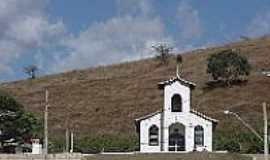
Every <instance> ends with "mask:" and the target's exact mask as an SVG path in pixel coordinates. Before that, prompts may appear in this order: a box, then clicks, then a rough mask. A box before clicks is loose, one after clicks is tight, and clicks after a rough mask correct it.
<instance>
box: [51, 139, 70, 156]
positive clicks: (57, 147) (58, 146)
mask: <svg viewBox="0 0 270 160" xmlns="http://www.w3.org/2000/svg"><path fill="white" fill-rule="evenodd" d="M65 144H66V142H65V139H64V138H60V137H58V138H52V139H49V144H48V152H49V153H61V152H64V151H65Z"/></svg>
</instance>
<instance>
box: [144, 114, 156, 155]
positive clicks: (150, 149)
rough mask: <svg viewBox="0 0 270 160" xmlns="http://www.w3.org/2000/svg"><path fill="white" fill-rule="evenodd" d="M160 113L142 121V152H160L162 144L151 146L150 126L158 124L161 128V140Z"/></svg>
mask: <svg viewBox="0 0 270 160" xmlns="http://www.w3.org/2000/svg"><path fill="white" fill-rule="evenodd" d="M160 115H161V114H160V113H159V114H157V115H155V116H153V117H150V118H148V119H145V120H142V121H141V123H140V151H141V152H160V145H158V146H149V144H148V143H149V139H148V138H149V137H148V136H149V128H150V127H151V126H152V125H156V126H157V127H158V128H159V133H158V136H159V138H158V141H159V142H160V134H161V133H160V131H161V129H160Z"/></svg>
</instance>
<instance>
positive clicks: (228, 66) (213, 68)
mask: <svg viewBox="0 0 270 160" xmlns="http://www.w3.org/2000/svg"><path fill="white" fill-rule="evenodd" d="M250 70H251V65H250V64H249V62H248V60H247V59H246V58H245V57H243V56H241V55H240V54H239V53H238V52H236V51H234V50H232V49H228V50H223V51H220V52H218V53H215V54H211V55H209V57H208V58H207V73H209V74H211V76H212V77H213V79H214V80H219V81H222V82H224V83H225V84H227V85H230V84H232V83H235V82H241V81H242V80H244V79H245V78H246V77H247V76H248V75H249V73H250Z"/></svg>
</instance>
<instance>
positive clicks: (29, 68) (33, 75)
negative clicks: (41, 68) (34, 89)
mask: <svg viewBox="0 0 270 160" xmlns="http://www.w3.org/2000/svg"><path fill="white" fill-rule="evenodd" d="M23 71H24V73H26V74H27V75H28V76H30V78H31V79H35V78H36V72H37V71H38V67H37V66H36V65H30V66H26V67H24V68H23Z"/></svg>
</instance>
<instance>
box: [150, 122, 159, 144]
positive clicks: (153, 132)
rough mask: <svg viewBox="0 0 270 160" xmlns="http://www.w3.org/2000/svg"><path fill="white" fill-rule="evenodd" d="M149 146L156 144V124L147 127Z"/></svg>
mask: <svg viewBox="0 0 270 160" xmlns="http://www.w3.org/2000/svg"><path fill="white" fill-rule="evenodd" d="M149 146H158V127H157V126H156V125H152V126H151V127H150V128H149Z"/></svg>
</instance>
